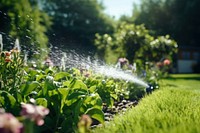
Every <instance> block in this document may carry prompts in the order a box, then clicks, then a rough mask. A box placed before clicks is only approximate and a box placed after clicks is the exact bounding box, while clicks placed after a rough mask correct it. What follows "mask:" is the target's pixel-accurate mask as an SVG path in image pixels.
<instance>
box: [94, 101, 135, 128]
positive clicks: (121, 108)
mask: <svg viewBox="0 0 200 133" xmlns="http://www.w3.org/2000/svg"><path fill="white" fill-rule="evenodd" d="M137 104H138V101H137V100H133V101H131V100H122V101H120V102H115V103H114V105H113V107H112V108H108V107H107V106H106V105H104V106H103V112H104V115H105V122H109V121H111V120H112V119H113V117H114V115H116V114H123V113H125V111H126V110H127V109H128V108H131V107H134V106H136V105H137ZM97 126H101V124H100V123H99V122H98V121H96V120H95V119H93V123H92V126H91V127H92V128H95V127H97Z"/></svg>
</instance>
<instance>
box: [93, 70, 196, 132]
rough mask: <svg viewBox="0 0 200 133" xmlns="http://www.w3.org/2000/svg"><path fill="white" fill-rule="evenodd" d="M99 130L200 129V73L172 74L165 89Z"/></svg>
mask: <svg viewBox="0 0 200 133" xmlns="http://www.w3.org/2000/svg"><path fill="white" fill-rule="evenodd" d="M93 132H95V133H200V75H198V74H196V75H195V74H193V75H191V74H190V75H188V74H184V75H183V74H179V75H170V77H169V78H168V79H164V80H162V81H161V89H159V90H157V91H155V92H153V93H152V94H151V95H149V96H146V97H145V98H143V99H142V100H141V101H140V102H139V105H137V106H136V107H133V108H132V109H129V110H128V111H127V112H126V113H125V114H124V115H117V116H115V118H114V120H113V121H111V122H109V123H106V124H104V126H103V127H101V128H97V129H95V130H93Z"/></svg>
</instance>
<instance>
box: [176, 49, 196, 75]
mask: <svg viewBox="0 0 200 133" xmlns="http://www.w3.org/2000/svg"><path fill="white" fill-rule="evenodd" d="M177 72H178V73H199V72H200V48H199V47H193V46H192V47H190V46H180V47H179V51H178V60H177Z"/></svg>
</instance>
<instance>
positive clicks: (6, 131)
mask: <svg viewBox="0 0 200 133" xmlns="http://www.w3.org/2000/svg"><path fill="white" fill-rule="evenodd" d="M22 128H23V125H22V123H20V122H19V121H18V120H17V119H16V118H15V117H14V116H13V115H12V114H10V113H0V133H22Z"/></svg>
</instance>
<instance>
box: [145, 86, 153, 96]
mask: <svg viewBox="0 0 200 133" xmlns="http://www.w3.org/2000/svg"><path fill="white" fill-rule="evenodd" d="M148 85H149V86H148V87H147V88H146V93H147V94H151V93H152V91H153V90H154V87H153V85H152V84H148Z"/></svg>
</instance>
